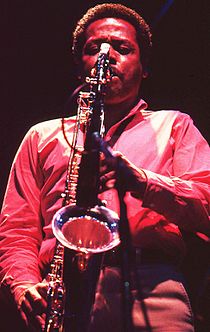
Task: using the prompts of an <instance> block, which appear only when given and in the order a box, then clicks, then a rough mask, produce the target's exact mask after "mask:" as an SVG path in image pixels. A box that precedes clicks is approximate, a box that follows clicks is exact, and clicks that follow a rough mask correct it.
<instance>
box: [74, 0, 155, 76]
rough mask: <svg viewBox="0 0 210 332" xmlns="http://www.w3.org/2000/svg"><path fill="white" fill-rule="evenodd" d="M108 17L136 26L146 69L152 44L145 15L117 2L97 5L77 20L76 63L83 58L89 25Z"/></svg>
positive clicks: (143, 64)
mask: <svg viewBox="0 0 210 332" xmlns="http://www.w3.org/2000/svg"><path fill="white" fill-rule="evenodd" d="M108 17H111V18H120V19H123V20H125V21H127V22H129V23H130V24H132V25H133V26H134V28H135V29H136V35H137V41H138V45H139V48H140V50H141V52H140V53H141V63H142V66H143V68H144V70H146V68H147V65H148V61H149V57H150V52H151V46H152V34H151V31H150V27H149V25H148V24H147V23H146V22H145V20H144V19H143V17H142V16H140V15H139V14H138V13H137V12H136V11H135V10H133V9H131V8H128V7H126V6H124V5H122V4H116V3H103V4H99V5H96V6H95V7H92V8H90V9H88V11H87V12H86V13H85V14H84V16H83V17H82V18H81V19H80V20H79V21H78V22H77V25H76V28H75V30H74V32H73V44H72V53H73V56H74V59H75V61H76V63H79V62H80V60H81V56H82V48H83V46H84V43H85V31H86V29H87V27H88V26H89V25H90V24H91V23H92V22H94V21H97V20H99V19H101V18H108Z"/></svg>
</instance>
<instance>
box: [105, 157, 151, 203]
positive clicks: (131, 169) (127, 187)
mask: <svg viewBox="0 0 210 332" xmlns="http://www.w3.org/2000/svg"><path fill="white" fill-rule="evenodd" d="M100 174H101V177H100V184H101V192H102V191H105V190H108V189H111V188H117V189H120V190H123V191H124V192H127V191H129V192H131V194H132V195H133V196H134V197H136V198H139V199H141V198H142V197H143V195H144V192H145V189H146V184H147V178H146V175H145V173H144V171H142V170H141V169H139V168H137V167H136V166H135V165H134V164H132V163H131V162H130V161H129V160H128V159H127V158H126V157H125V156H123V155H122V154H121V153H120V152H113V151H112V156H111V155H110V156H105V157H103V156H102V158H101V167H100Z"/></svg>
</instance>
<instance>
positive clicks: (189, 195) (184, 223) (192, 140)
mask: <svg viewBox="0 0 210 332" xmlns="http://www.w3.org/2000/svg"><path fill="white" fill-rule="evenodd" d="M171 139H172V140H173V146H174V154H173V174H172V175H169V176H163V175H159V174H156V173H154V172H151V171H148V170H144V172H145V174H146V176H147V180H148V182H147V188H146V192H145V194H144V198H143V206H144V207H148V208H150V209H152V210H154V211H156V212H158V213H159V214H162V215H163V216H165V217H166V218H167V219H168V220H170V221H171V222H173V223H175V224H176V225H178V226H179V227H180V229H183V230H187V231H191V232H200V233H203V234H205V235H207V236H210V218H209V210H210V207H209V202H210V149H209V145H208V143H207V142H206V140H205V139H204V138H203V137H202V135H201V133H200V132H199V131H198V129H197V128H196V127H195V126H194V124H193V121H192V119H191V118H190V117H189V116H188V115H186V114H182V113H180V115H179V116H178V117H177V119H176V121H175V123H174V126H173V130H172V136H171Z"/></svg>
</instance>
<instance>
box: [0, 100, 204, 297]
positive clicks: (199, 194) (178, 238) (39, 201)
mask: <svg viewBox="0 0 210 332" xmlns="http://www.w3.org/2000/svg"><path fill="white" fill-rule="evenodd" d="M146 107H147V105H146V103H145V102H144V101H143V100H140V102H139V103H138V104H137V106H135V107H134V108H133V109H132V110H131V112H130V113H129V114H128V116H127V117H126V118H125V119H123V120H122V121H120V122H119V123H117V124H115V125H114V126H113V127H112V128H110V130H109V131H108V133H107V135H106V137H105V139H106V140H108V141H109V140H110V139H112V140H113V139H114V138H115V137H114V135H116V132H118V134H117V136H116V140H115V143H114V145H113V149H114V150H118V151H120V152H122V153H123V154H124V155H125V156H126V157H127V158H128V159H129V160H130V161H131V162H132V163H133V164H135V165H136V166H137V167H139V168H141V169H143V171H144V172H145V174H146V176H147V188H146V192H145V194H144V197H143V200H142V201H141V200H139V199H136V198H134V197H132V195H131V194H130V193H127V194H126V203H127V212H128V219H129V224H130V230H131V234H132V239H133V244H134V245H135V246H138V247H150V248H153V249H158V250H159V249H160V250H163V251H167V252H170V254H171V255H173V256H174V255H177V256H181V255H183V253H184V250H185V244H184V240H183V238H182V235H181V232H180V230H181V229H184V230H187V231H191V232H199V233H203V234H205V235H207V236H210V222H209V201H210V190H209V186H210V162H209V161H210V157H209V156H210V154H209V146H208V144H207V142H206V141H205V139H204V138H203V137H202V135H201V134H200V132H199V131H198V130H197V129H196V127H195V126H194V125H193V122H192V119H191V118H190V117H189V116H188V115H186V114H183V113H180V112H178V111H156V112H153V111H150V110H146ZM124 121H126V122H124ZM74 124H75V117H72V118H68V119H65V133H66V136H67V139H68V142H69V143H71V141H72V135H73V127H74ZM123 124H124V128H123V131H122V132H121V133H120V134H119V132H120V126H122V125H123ZM125 124H126V125H125ZM78 140H79V144H81V145H82V144H83V140H84V135H83V133H82V132H80V133H79V139H78ZM68 142H67V140H66V139H65V137H64V134H63V131H62V121H61V119H55V120H50V121H46V122H43V123H40V124H37V125H35V126H33V127H32V128H31V129H30V130H29V132H28V133H27V134H26V136H25V138H24V139H23V142H22V144H21V146H20V148H19V150H18V152H17V154H16V157H15V159H14V162H13V166H12V169H11V172H10V177H9V181H8V186H7V190H6V194H5V199H4V202H3V208H2V216H1V224H0V240H1V242H0V254H1V256H0V269H1V272H0V273H1V279H2V284H3V285H5V284H9V285H10V287H11V290H12V292H14V293H15V297H16V299H18V297H19V295H20V294H21V292H22V290H23V289H24V287H28V286H29V285H30V284H35V283H37V282H39V281H41V280H42V278H43V271H44V268H45V266H46V265H47V264H49V261H50V260H51V258H52V255H53V249H54V245H55V239H54V237H53V234H52V230H51V221H52V218H53V215H54V214H55V212H56V211H57V210H58V209H59V208H60V207H61V206H62V198H61V193H62V192H63V191H64V185H65V179H66V171H67V164H68V160H69V155H70V146H69V144H68ZM101 196H102V198H103V199H105V200H106V201H107V207H108V208H110V209H112V210H114V211H116V212H119V204H118V197H117V193H116V191H115V189H111V190H109V191H106V192H104V193H103V194H101Z"/></svg>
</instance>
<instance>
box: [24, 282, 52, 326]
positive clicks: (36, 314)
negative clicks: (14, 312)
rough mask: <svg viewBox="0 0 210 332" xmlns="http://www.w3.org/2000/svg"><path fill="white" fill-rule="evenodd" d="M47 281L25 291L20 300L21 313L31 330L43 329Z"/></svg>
mask: <svg viewBox="0 0 210 332" xmlns="http://www.w3.org/2000/svg"><path fill="white" fill-rule="evenodd" d="M47 289H48V283H47V282H46V281H43V282H40V283H38V284H36V285H34V286H32V287H30V288H28V289H27V290H25V291H24V293H23V295H22V296H21V297H20V300H19V308H20V313H21V316H22V318H23V320H24V321H25V323H26V325H27V326H28V328H29V329H30V331H34V332H39V331H43V329H44V326H45V318H46V309H47Z"/></svg>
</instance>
